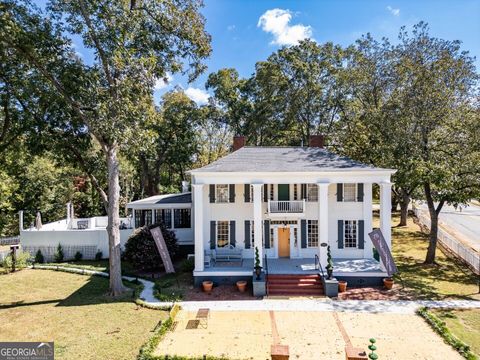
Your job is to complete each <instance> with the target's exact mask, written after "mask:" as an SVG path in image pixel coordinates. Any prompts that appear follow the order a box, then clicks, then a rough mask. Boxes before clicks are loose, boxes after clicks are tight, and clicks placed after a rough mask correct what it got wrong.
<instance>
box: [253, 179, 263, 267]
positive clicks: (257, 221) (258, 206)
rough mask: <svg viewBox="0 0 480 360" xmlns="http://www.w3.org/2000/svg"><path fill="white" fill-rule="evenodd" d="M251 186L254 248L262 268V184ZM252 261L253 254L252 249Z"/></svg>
mask: <svg viewBox="0 0 480 360" xmlns="http://www.w3.org/2000/svg"><path fill="white" fill-rule="evenodd" d="M252 186H253V232H254V235H253V236H254V238H255V248H257V249H258V255H259V257H260V266H263V245H262V238H263V236H262V186H263V184H252ZM253 251H254V252H253V255H254V258H253V259H254V261H255V252H256V250H255V249H253Z"/></svg>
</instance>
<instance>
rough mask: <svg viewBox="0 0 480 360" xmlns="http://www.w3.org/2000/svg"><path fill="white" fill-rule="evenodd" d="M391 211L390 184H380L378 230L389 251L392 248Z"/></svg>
mask: <svg viewBox="0 0 480 360" xmlns="http://www.w3.org/2000/svg"><path fill="white" fill-rule="evenodd" d="M391 211H392V184H391V183H389V182H388V183H380V230H382V233H383V237H384V238H385V241H386V242H387V245H388V247H389V248H390V249H391V248H392V234H391V231H392V229H391V216H392V214H391Z"/></svg>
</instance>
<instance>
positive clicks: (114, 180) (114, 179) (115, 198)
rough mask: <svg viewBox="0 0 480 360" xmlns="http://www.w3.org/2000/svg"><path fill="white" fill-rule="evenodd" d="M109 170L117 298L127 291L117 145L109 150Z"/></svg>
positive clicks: (112, 290) (112, 273) (114, 292)
mask: <svg viewBox="0 0 480 360" xmlns="http://www.w3.org/2000/svg"><path fill="white" fill-rule="evenodd" d="M107 168H108V211H107V215H108V225H107V233H108V246H109V250H110V251H109V268H110V295H112V296H117V295H120V294H122V293H123V292H125V291H126V290H127V288H126V287H125V286H124V285H123V283H122V266H121V259H120V255H121V253H120V182H119V162H118V158H117V147H116V145H113V146H110V147H109V148H108V149H107Z"/></svg>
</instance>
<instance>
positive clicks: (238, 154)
mask: <svg viewBox="0 0 480 360" xmlns="http://www.w3.org/2000/svg"><path fill="white" fill-rule="evenodd" d="M345 170H367V171H393V170H391V169H382V168H375V167H373V166H371V165H366V164H362V163H360V162H358V161H354V160H352V159H350V158H348V157H346V156H340V155H337V154H334V153H331V152H329V151H328V150H326V149H323V148H318V147H300V146H298V147H260V146H255V147H254V146H245V147H243V148H241V149H239V150H237V151H234V152H232V153H230V154H229V155H227V156H224V157H223V158H221V159H218V160H217V161H214V162H213V163H211V164H209V165H206V166H204V167H201V168H199V169H195V170H191V171H190V173H192V174H195V173H204V172H205V173H206V172H318V171H319V172H324V171H345Z"/></svg>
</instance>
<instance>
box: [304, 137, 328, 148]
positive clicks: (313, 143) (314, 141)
mask: <svg viewBox="0 0 480 360" xmlns="http://www.w3.org/2000/svg"><path fill="white" fill-rule="evenodd" d="M324 143H325V137H324V136H323V135H310V136H309V138H308V146H310V147H318V148H322V149H323V145H324Z"/></svg>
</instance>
